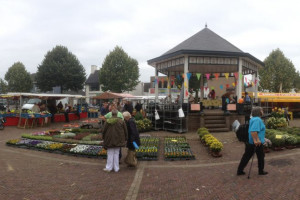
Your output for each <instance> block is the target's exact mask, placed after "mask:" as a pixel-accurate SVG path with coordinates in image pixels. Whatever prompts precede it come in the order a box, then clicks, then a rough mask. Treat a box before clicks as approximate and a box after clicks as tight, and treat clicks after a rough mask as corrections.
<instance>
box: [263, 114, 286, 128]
mask: <svg viewBox="0 0 300 200" xmlns="http://www.w3.org/2000/svg"><path fill="white" fill-rule="evenodd" d="M266 125H267V128H270V129H278V128H282V127H287V125H288V124H287V121H286V119H285V118H283V117H281V118H275V117H270V118H269V119H268V120H267V123H266Z"/></svg>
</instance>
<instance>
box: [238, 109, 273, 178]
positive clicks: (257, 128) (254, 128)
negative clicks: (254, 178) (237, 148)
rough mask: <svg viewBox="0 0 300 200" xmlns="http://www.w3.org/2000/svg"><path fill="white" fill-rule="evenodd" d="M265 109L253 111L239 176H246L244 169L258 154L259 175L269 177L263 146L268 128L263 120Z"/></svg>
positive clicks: (239, 167)
mask: <svg viewBox="0 0 300 200" xmlns="http://www.w3.org/2000/svg"><path fill="white" fill-rule="evenodd" d="M262 115H263V109H262V108H261V107H254V108H253V109H252V118H251V119H250V122H249V129H248V141H246V142H245V153H244V155H243V157H242V159H241V161H240V164H239V166H238V170H237V175H238V176H239V175H245V172H244V168H245V167H246V165H247V164H248V162H249V160H250V159H251V157H252V156H253V154H254V153H256V156H257V160H258V174H259V175H267V174H268V172H266V171H264V164H265V160H264V159H265V153H264V147H263V144H264V143H265V132H266V126H265V124H264V122H263V120H262V119H261V117H262Z"/></svg>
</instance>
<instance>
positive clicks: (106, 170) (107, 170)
mask: <svg viewBox="0 0 300 200" xmlns="http://www.w3.org/2000/svg"><path fill="white" fill-rule="evenodd" d="M103 171H105V172H110V171H111V170H109V169H106V168H104V169H103Z"/></svg>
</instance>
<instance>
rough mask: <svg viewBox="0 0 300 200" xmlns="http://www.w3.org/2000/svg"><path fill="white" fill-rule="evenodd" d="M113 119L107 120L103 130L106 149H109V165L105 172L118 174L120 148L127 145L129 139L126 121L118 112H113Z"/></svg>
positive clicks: (107, 164)
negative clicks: (119, 116)
mask: <svg viewBox="0 0 300 200" xmlns="http://www.w3.org/2000/svg"><path fill="white" fill-rule="evenodd" d="M111 113H112V117H111V118H109V119H107V120H106V122H105V124H104V128H103V133H102V134H103V140H104V148H106V149H107V163H106V167H105V168H104V169H103V171H105V172H111V171H112V170H114V171H115V172H118V171H119V170H120V167H119V152H120V147H124V146H125V145H126V141H127V139H128V133H127V127H126V123H125V122H124V120H122V119H120V118H118V117H117V114H118V111H117V110H116V109H115V110H112V111H111Z"/></svg>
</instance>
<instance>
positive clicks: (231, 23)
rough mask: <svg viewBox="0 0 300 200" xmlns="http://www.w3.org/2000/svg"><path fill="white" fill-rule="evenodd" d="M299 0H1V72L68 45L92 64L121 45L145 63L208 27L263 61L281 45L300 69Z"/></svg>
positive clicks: (30, 65)
mask: <svg viewBox="0 0 300 200" xmlns="http://www.w3.org/2000/svg"><path fill="white" fill-rule="evenodd" d="M299 22H300V2H299V1H296V0H294V1H292V0H244V1H240V0H231V1H224V0H208V1H204V0H180V1H178V0H149V1H148V0H110V1H108V0H81V1H79V0H0V78H4V75H5V73H6V72H7V70H8V68H9V67H11V66H12V65H13V63H15V62H17V61H20V62H22V63H23V64H24V65H25V67H26V69H27V71H29V72H30V73H34V72H36V71H37V66H38V65H39V64H41V62H42V60H43V59H44V56H45V54H46V53H47V52H48V51H50V50H51V49H52V48H54V47H55V46H56V45H63V46H66V47H67V48H68V49H69V51H71V52H72V53H73V54H75V55H76V56H77V58H78V59H79V60H80V62H81V63H82V65H83V66H84V67H85V69H86V73H87V75H89V74H90V72H91V67H90V66H91V65H97V66H98V69H99V68H100V67H101V65H102V62H103V60H104V58H105V56H106V55H107V54H108V53H109V52H110V51H111V50H113V49H114V47H115V46H116V45H119V46H121V47H122V48H123V49H124V50H125V51H126V52H127V53H128V54H129V56H131V57H132V58H135V59H137V60H138V62H139V67H140V74H141V76H140V80H141V81H143V82H149V80H150V76H153V75H154V69H153V68H152V67H150V66H148V65H147V60H149V59H152V58H155V57H158V56H160V55H161V54H163V53H165V52H166V51H168V50H169V49H171V48H173V47H174V46H176V45H177V44H179V43H180V42H182V41H183V40H185V39H187V38H189V37H190V36H192V35H194V34H195V33H197V32H198V31H200V30H202V29H203V28H204V26H205V23H207V25H208V28H209V29H210V30H212V31H214V32H215V33H217V34H218V35H220V36H221V37H223V38H225V39H226V40H228V41H229V42H230V43H232V44H233V45H235V46H237V47H238V48H239V49H241V50H242V51H244V52H248V53H250V54H252V55H253V56H255V57H256V58H258V59H260V60H261V61H263V60H264V59H265V58H266V57H267V56H268V55H269V53H270V52H271V51H272V50H274V49H276V48H280V49H281V50H282V51H283V52H284V54H285V56H286V57H287V58H289V59H290V60H291V61H292V62H293V63H294V65H295V67H296V69H297V70H299V71H300V25H299Z"/></svg>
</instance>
